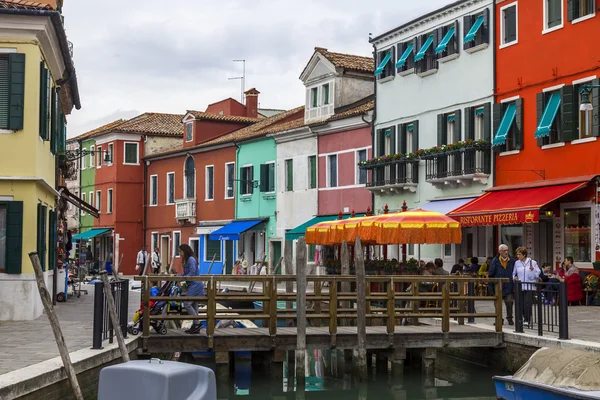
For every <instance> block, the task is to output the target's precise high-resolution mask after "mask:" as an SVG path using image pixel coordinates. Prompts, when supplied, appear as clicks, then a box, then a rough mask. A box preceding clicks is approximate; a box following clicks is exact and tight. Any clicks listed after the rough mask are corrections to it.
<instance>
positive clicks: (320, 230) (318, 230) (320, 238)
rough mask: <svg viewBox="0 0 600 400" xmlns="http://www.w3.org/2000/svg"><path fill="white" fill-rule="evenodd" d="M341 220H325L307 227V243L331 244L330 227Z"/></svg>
mask: <svg viewBox="0 0 600 400" xmlns="http://www.w3.org/2000/svg"><path fill="white" fill-rule="evenodd" d="M336 222H340V221H339V220H337V219H336V220H333V221H323V222H319V223H316V224H314V225H312V226H309V227H308V228H306V234H305V239H306V244H323V245H325V244H330V243H329V241H328V240H329V237H328V236H329V227H330V226H331V225H333V224H335V223H336Z"/></svg>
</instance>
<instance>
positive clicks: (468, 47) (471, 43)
mask: <svg viewBox="0 0 600 400" xmlns="http://www.w3.org/2000/svg"><path fill="white" fill-rule="evenodd" d="M489 21H490V10H489V8H486V9H484V10H483V11H481V12H479V13H477V14H472V15H466V16H465V17H464V18H463V35H464V38H463V48H464V50H465V51H467V52H468V53H472V52H475V51H477V50H483V49H485V48H486V47H487V45H488V44H489V43H490V22H489Z"/></svg>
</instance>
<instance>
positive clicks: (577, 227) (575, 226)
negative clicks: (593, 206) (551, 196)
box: [563, 208, 592, 264]
mask: <svg viewBox="0 0 600 400" xmlns="http://www.w3.org/2000/svg"><path fill="white" fill-rule="evenodd" d="M563 214H564V217H565V257H569V256H570V257H573V260H574V261H575V263H576V264H577V263H578V262H592V251H591V243H592V214H591V211H590V209H589V208H575V209H565V210H564V212H563Z"/></svg>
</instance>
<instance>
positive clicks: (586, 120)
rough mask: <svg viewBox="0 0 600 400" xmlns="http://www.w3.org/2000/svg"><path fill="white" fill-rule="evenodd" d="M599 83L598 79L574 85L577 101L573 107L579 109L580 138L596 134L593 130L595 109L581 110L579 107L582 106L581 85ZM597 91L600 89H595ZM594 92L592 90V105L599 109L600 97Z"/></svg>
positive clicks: (590, 97)
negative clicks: (599, 101) (599, 98)
mask: <svg viewBox="0 0 600 400" xmlns="http://www.w3.org/2000/svg"><path fill="white" fill-rule="evenodd" d="M595 83H598V82H597V81H595V82H584V83H580V84H577V85H574V87H573V95H574V96H576V97H575V98H576V100H577V101H576V102H575V103H574V105H573V108H575V109H576V110H577V112H578V113H579V119H578V121H577V126H578V129H579V130H578V138H579V139H585V138H588V137H592V136H593V135H594V130H593V126H594V111H581V110H580V109H579V108H580V107H581V87H582V86H584V85H589V84H595ZM594 90H595V91H596V92H597V91H598V89H594ZM593 92H594V91H592V92H590V96H589V99H590V102H591V103H592V107H593V108H594V109H598V108H599V107H600V105H599V104H597V103H598V97H597V96H594V95H593Z"/></svg>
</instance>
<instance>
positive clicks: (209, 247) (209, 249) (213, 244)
mask: <svg viewBox="0 0 600 400" xmlns="http://www.w3.org/2000/svg"><path fill="white" fill-rule="evenodd" d="M204 243H206V247H205V250H204V261H206V262H212V260H213V257H214V260H215V262H221V241H220V240H210V235H204Z"/></svg>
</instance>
